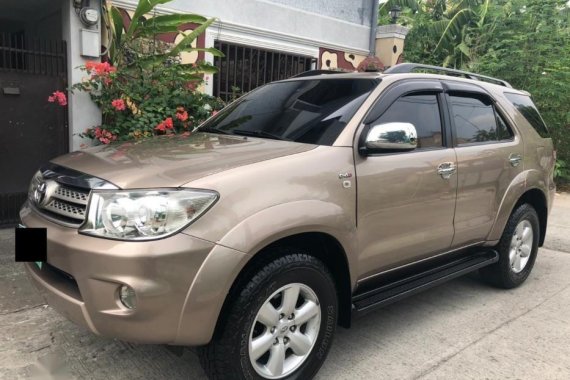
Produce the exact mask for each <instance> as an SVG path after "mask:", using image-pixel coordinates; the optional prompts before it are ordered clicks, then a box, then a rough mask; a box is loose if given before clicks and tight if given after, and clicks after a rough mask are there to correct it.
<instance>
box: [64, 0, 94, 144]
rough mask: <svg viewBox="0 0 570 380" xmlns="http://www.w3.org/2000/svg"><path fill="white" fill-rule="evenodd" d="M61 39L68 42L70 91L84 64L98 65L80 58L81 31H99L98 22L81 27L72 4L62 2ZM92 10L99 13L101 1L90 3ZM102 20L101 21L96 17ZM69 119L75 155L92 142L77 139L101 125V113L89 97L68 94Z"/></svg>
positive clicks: (81, 75)
mask: <svg viewBox="0 0 570 380" xmlns="http://www.w3.org/2000/svg"><path fill="white" fill-rule="evenodd" d="M61 5H62V10H61V12H62V35H63V39H64V40H65V41H66V42H67V81H68V83H67V85H68V87H71V86H72V85H73V84H74V83H78V82H80V81H81V79H82V78H83V77H84V76H85V72H83V71H81V70H79V69H78V68H77V67H78V66H81V65H84V64H85V63H86V62H87V61H100V58H97V57H83V56H82V55H81V29H89V30H94V31H99V33H100V31H101V22H99V23H98V24H97V25H94V26H91V27H88V26H85V25H83V24H82V23H81V21H80V20H79V17H78V16H77V14H76V13H75V9H74V8H73V1H62V2H61ZM90 7H91V8H95V9H101V7H100V0H91V3H90ZM99 19H101V17H99ZM67 107H68V115H69V116H68V117H69V133H70V135H69V149H70V151H74V150H77V149H79V148H80V146H81V144H88V145H91V140H89V139H81V138H80V137H79V136H77V134H78V133H82V132H84V131H85V129H86V128H90V127H94V126H98V125H101V111H100V110H99V108H98V107H97V106H96V105H95V103H93V102H92V101H91V98H90V97H89V94H87V93H85V92H78V91H76V92H75V93H74V94H71V93H68V106H67Z"/></svg>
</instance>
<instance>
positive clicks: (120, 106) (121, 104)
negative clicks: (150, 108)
mask: <svg viewBox="0 0 570 380" xmlns="http://www.w3.org/2000/svg"><path fill="white" fill-rule="evenodd" d="M111 105H112V106H113V107H114V108H115V109H116V110H117V111H124V110H125V108H127V107H126V105H125V101H124V100H123V99H115V100H113V101H112V102H111Z"/></svg>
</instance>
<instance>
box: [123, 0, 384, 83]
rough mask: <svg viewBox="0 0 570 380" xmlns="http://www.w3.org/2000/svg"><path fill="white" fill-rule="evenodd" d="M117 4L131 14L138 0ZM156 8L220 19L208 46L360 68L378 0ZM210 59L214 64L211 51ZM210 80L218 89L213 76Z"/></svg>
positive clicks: (206, 1)
mask: <svg viewBox="0 0 570 380" xmlns="http://www.w3.org/2000/svg"><path fill="white" fill-rule="evenodd" d="M112 3H113V5H115V6H117V7H120V8H122V9H125V10H127V11H130V13H132V11H133V10H134V9H135V7H136V1H135V0H113V1H112ZM155 11H156V12H157V13H172V12H184V13H197V14H200V15H203V16H205V17H215V18H217V19H218V21H217V22H216V23H214V24H213V26H212V27H210V28H209V29H208V30H207V32H206V35H205V42H204V46H205V47H213V46H214V42H215V41H216V40H220V41H224V42H228V43H234V44H241V45H245V46H251V47H256V48H261V49H270V50H275V51H280V52H284V53H291V54H298V55H302V56H309V57H313V58H317V59H319V63H318V64H317V66H316V67H315V68H331V69H334V68H341V69H345V70H354V69H355V68H356V67H357V66H358V64H359V63H360V62H361V61H362V60H363V59H364V58H365V57H366V56H367V55H368V53H369V46H370V44H369V42H370V23H371V19H372V12H373V0H350V1H347V0H311V1H307V0H217V1H211V0H193V1H187V0H174V1H172V2H169V3H167V4H165V6H157V7H156V8H155ZM199 46H200V47H202V46H201V42H199ZM331 56H332V57H333V58H332V59H328V57H331ZM205 60H206V61H208V62H210V63H213V57H212V56H211V55H210V54H206V55H205ZM326 62H328V63H329V65H326V64H325V63H326ZM205 79H206V86H205V91H206V92H207V93H209V94H212V92H213V81H212V79H213V77H212V76H207V77H206V78H205Z"/></svg>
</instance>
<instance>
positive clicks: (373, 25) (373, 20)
mask: <svg viewBox="0 0 570 380" xmlns="http://www.w3.org/2000/svg"><path fill="white" fill-rule="evenodd" d="M371 1H372V17H370V44H369V46H368V50H370V55H376V30H377V29H378V9H379V8H380V1H379V0H371Z"/></svg>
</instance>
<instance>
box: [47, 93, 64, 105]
mask: <svg viewBox="0 0 570 380" xmlns="http://www.w3.org/2000/svg"><path fill="white" fill-rule="evenodd" d="M56 101H57V104H59V105H60V106H66V105H67V97H66V96H65V94H64V93H63V92H61V91H54V93H53V94H51V96H48V102H50V103H55V102H56Z"/></svg>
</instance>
